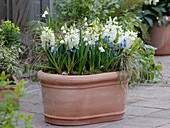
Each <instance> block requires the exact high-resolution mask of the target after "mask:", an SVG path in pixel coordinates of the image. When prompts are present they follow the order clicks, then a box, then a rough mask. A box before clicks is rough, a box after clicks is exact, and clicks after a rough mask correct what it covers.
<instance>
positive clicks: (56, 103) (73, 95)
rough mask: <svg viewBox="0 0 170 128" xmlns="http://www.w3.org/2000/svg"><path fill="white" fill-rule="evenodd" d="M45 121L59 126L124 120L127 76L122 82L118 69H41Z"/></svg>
mask: <svg viewBox="0 0 170 128" xmlns="http://www.w3.org/2000/svg"><path fill="white" fill-rule="evenodd" d="M38 78H39V79H40V80H41V85H42V96H43V105H44V116H45V121H46V122H48V123H52V124H58V125H84V124H92V123H99V122H105V121H113V120H119V119H122V117H123V115H124V113H125V105H126V97H127V87H128V76H127V74H125V80H124V81H122V85H120V83H119V80H118V73H117V72H109V73H102V74H95V75H84V76H64V75H57V74H48V73H44V72H42V71H39V72H38Z"/></svg>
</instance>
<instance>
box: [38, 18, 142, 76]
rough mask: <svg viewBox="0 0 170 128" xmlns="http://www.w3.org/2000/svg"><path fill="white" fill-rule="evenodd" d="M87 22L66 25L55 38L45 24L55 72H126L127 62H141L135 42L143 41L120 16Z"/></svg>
mask: <svg viewBox="0 0 170 128" xmlns="http://www.w3.org/2000/svg"><path fill="white" fill-rule="evenodd" d="M88 23H89V22H88ZM88 23H87V18H85V19H84V24H83V25H76V24H73V25H72V26H71V27H69V28H68V27H67V25H66V24H65V25H64V26H62V27H61V29H60V31H61V33H60V35H59V36H56V37H55V34H54V31H53V30H52V29H50V28H48V27H43V29H42V31H41V35H40V39H41V43H42V47H43V49H44V50H45V51H46V53H47V57H48V60H49V66H50V67H49V68H50V70H51V71H52V72H53V73H58V74H73V75H75V74H79V75H83V74H95V73H102V72H111V71H122V70H124V71H127V70H129V69H130V68H128V64H130V66H133V65H134V64H135V63H136V64H137V63H138V58H139V57H138V53H137V52H136V48H137V47H136V45H138V44H139V43H141V42H142V41H141V39H140V38H138V37H137V34H138V33H137V32H136V31H133V30H128V29H127V30H124V29H123V27H122V26H121V25H119V24H118V22H117V18H114V19H112V18H111V17H110V18H109V19H108V20H106V22H105V23H100V20H99V19H98V18H97V19H96V20H95V21H93V22H92V23H89V24H88ZM130 60H131V61H130ZM132 61H133V62H134V63H133V64H132ZM135 66H136V65H134V67H135Z"/></svg>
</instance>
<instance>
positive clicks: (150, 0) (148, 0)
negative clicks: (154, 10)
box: [144, 0, 159, 5]
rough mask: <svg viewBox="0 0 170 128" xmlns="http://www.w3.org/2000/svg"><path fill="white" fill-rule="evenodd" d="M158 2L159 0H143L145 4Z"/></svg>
mask: <svg viewBox="0 0 170 128" xmlns="http://www.w3.org/2000/svg"><path fill="white" fill-rule="evenodd" d="M158 2H159V0H145V2H144V3H145V4H149V5H152V4H153V5H156V4H157V3H158Z"/></svg>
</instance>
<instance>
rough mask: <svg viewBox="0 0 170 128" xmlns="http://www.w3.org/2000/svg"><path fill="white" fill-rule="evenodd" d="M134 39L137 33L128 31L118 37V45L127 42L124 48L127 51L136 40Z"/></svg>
mask: <svg viewBox="0 0 170 128" xmlns="http://www.w3.org/2000/svg"><path fill="white" fill-rule="evenodd" d="M136 38H137V33H136V32H133V31H129V30H128V31H126V32H125V33H124V34H123V35H121V36H120V37H119V40H118V44H120V43H122V44H123V42H124V40H126V42H127V46H126V48H127V49H128V48H130V47H131V46H132V45H133V44H134V41H135V40H136Z"/></svg>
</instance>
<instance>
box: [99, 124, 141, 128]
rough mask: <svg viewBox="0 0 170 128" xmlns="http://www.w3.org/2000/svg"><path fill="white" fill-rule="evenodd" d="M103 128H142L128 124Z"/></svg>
mask: <svg viewBox="0 0 170 128" xmlns="http://www.w3.org/2000/svg"><path fill="white" fill-rule="evenodd" d="M101 128H142V127H139V126H133V125H128V124H111V125H108V126H106V127H101Z"/></svg>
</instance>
